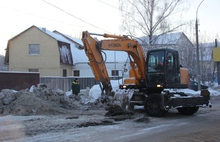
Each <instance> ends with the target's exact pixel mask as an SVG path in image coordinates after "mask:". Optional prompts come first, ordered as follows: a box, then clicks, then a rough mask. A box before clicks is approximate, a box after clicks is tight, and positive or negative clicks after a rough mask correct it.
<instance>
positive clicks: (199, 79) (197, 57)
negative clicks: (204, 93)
mask: <svg viewBox="0 0 220 142" xmlns="http://www.w3.org/2000/svg"><path fill="white" fill-rule="evenodd" d="M203 1H204V0H202V1H201V2H200V4H199V6H198V7H197V10H196V25H195V26H196V60H197V62H196V63H197V69H198V74H197V80H198V90H201V85H200V81H201V76H200V65H199V35H198V20H197V16H198V10H199V7H200V5H201V4H202V2H203Z"/></svg>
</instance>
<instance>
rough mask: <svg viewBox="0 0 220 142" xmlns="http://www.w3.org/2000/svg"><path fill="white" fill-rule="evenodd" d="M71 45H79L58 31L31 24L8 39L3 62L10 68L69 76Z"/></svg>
mask: <svg viewBox="0 0 220 142" xmlns="http://www.w3.org/2000/svg"><path fill="white" fill-rule="evenodd" d="M71 44H75V47H80V46H81V45H80V44H79V43H77V42H74V41H72V40H70V39H68V38H67V37H65V36H63V35H61V34H59V33H58V32H51V31H48V30H46V29H45V28H39V27H36V26H31V27H30V28H28V29H26V30H25V31H23V32H21V33H20V34H18V35H16V36H15V37H13V38H12V39H10V40H9V41H8V44H7V49H6V55H5V64H8V65H9V71H22V72H39V73H40V76H72V75H73V64H74V61H73V57H72V54H71Z"/></svg>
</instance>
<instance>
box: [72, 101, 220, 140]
mask: <svg viewBox="0 0 220 142" xmlns="http://www.w3.org/2000/svg"><path fill="white" fill-rule="evenodd" d="M88 129H90V128H88ZM85 133H86V134H85V136H84V137H78V138H77V139H76V141H80V142H81V141H85V142H86V141H88V140H90V141H96V142H98V141H99V142H101V141H105V142H112V141H117V142H137V141H138V142H220V102H214V104H213V107H212V108H200V110H199V111H198V112H197V113H196V114H194V115H193V116H183V115H181V114H179V113H178V112H177V111H176V110H172V111H170V112H169V113H168V114H167V115H166V116H165V117H162V118H152V117H149V118H148V119H146V120H143V121H142V122H134V120H126V121H123V122H119V124H118V125H116V126H102V127H99V128H98V127H93V128H91V129H90V130H88V131H85ZM81 134H82V133H81Z"/></svg>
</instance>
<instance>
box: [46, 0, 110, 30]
mask: <svg viewBox="0 0 220 142" xmlns="http://www.w3.org/2000/svg"><path fill="white" fill-rule="evenodd" d="M42 1H43V2H45V3H47V4H49V5H50V6H53V7H55V8H57V9H59V10H60V11H62V12H64V13H66V14H68V15H70V16H72V17H74V18H76V19H78V20H80V21H82V22H84V23H86V24H88V25H90V26H92V27H95V28H97V29H100V30H103V31H106V32H109V31H107V30H105V29H102V28H99V27H97V26H95V25H93V24H91V23H89V22H86V21H85V20H83V19H81V18H79V17H76V16H75V15H73V14H71V13H69V12H67V11H65V10H63V9H61V8H59V7H58V6H56V5H54V4H51V3H49V2H47V1H45V0H42Z"/></svg>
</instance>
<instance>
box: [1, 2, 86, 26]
mask: <svg viewBox="0 0 220 142" xmlns="http://www.w3.org/2000/svg"><path fill="white" fill-rule="evenodd" d="M0 8H5V9H8V10H11V11H15V12H16V13H22V14H25V15H29V16H33V17H38V18H41V19H46V20H49V21H55V22H59V23H64V24H67V25H72V26H77V27H82V26H80V25H75V24H72V23H67V22H63V21H60V20H57V19H52V18H48V17H44V16H40V15H35V14H31V13H28V12H25V11H20V10H18V9H12V8H9V7H5V6H1V5H0Z"/></svg>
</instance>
